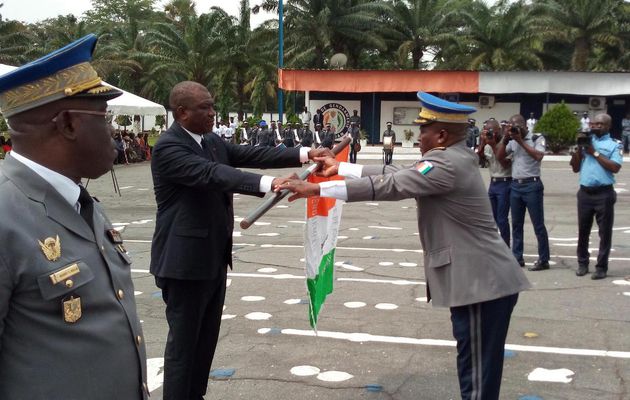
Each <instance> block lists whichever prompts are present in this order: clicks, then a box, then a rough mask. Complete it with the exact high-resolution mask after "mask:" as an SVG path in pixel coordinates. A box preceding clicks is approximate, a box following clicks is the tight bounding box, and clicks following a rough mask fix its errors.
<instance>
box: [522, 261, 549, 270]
mask: <svg viewBox="0 0 630 400" xmlns="http://www.w3.org/2000/svg"><path fill="white" fill-rule="evenodd" d="M546 269H549V263H548V262H544V263H541V262H540V261H536V262H535V263H534V266H533V267H529V268H527V270H528V271H544V270H546Z"/></svg>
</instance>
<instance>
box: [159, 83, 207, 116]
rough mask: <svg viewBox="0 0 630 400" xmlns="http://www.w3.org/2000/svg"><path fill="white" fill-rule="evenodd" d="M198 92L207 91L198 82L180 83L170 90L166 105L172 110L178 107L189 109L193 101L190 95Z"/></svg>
mask: <svg viewBox="0 0 630 400" xmlns="http://www.w3.org/2000/svg"><path fill="white" fill-rule="evenodd" d="M198 92H208V89H207V88H206V87H205V86H203V85H202V84H201V83H199V82H193V81H184V82H180V83H178V84H176V85H175V86H173V89H171V94H170V96H169V98H168V104H169V106H170V108H171V109H172V110H177V108H178V107H190V106H191V103H192V100H193V99H192V96H191V95H192V94H193V93H198Z"/></svg>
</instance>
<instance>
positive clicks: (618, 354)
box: [258, 328, 630, 359]
mask: <svg viewBox="0 0 630 400" xmlns="http://www.w3.org/2000/svg"><path fill="white" fill-rule="evenodd" d="M269 330H270V329H269V328H261V329H259V330H258V333H260V334H265V333H268V332H269ZM280 333H282V334H283V335H293V336H317V337H320V338H330V339H338V340H347V341H350V342H380V343H403V344H413V345H422V346H442V347H455V346H456V344H457V343H456V342H455V341H454V340H443V339H416V338H409V337H403V336H382V335H372V334H369V333H346V332H332V331H317V333H315V332H314V331H313V330H303V329H282V330H280ZM505 348H506V349H507V350H514V351H523V352H528V353H546V354H564V355H576V356H588V357H610V358H624V359H630V351H609V350H591V349H572V348H567V347H544V346H523V345H517V344H506V345H505Z"/></svg>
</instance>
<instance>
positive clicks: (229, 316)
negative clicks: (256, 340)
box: [221, 314, 236, 319]
mask: <svg viewBox="0 0 630 400" xmlns="http://www.w3.org/2000/svg"><path fill="white" fill-rule="evenodd" d="M232 318H236V315H234V314H223V315H222V316H221V319H232Z"/></svg>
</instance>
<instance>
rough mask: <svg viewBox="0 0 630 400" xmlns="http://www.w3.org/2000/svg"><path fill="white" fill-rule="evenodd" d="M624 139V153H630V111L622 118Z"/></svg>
mask: <svg viewBox="0 0 630 400" xmlns="http://www.w3.org/2000/svg"><path fill="white" fill-rule="evenodd" d="M621 129H622V136H621V138H622V140H623V153H624V154H628V151H629V150H630V146H629V145H630V111H628V112H627V113H626V116H625V117H623V119H622V120H621Z"/></svg>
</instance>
